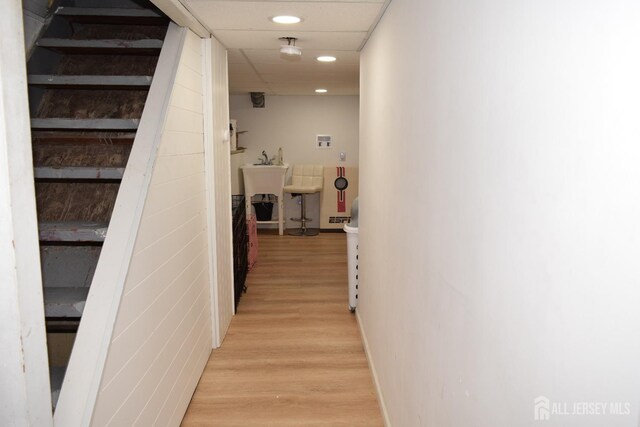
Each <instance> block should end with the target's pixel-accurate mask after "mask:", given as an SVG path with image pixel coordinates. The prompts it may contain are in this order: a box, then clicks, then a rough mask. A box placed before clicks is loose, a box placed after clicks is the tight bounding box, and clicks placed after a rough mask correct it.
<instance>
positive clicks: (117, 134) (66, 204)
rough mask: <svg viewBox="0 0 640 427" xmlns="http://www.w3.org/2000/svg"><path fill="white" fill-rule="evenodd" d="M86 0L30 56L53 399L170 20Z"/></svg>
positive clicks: (68, 9) (150, 11) (135, 7)
mask: <svg viewBox="0 0 640 427" xmlns="http://www.w3.org/2000/svg"><path fill="white" fill-rule="evenodd" d="M79 3H80V1H77V2H74V3H73V4H69V5H66V4H65V5H62V6H60V7H58V9H57V10H56V12H55V14H54V17H53V19H52V21H51V25H50V26H49V28H48V29H47V31H46V32H45V33H44V35H43V36H42V37H41V38H40V39H39V40H38V42H37V44H36V48H35V49H34V52H33V55H32V57H31V58H30V60H29V63H28V73H29V76H28V84H29V102H30V109H31V131H32V143H33V161H34V175H35V180H36V184H35V185H36V199H37V210H38V225H39V237H40V257H41V263H42V276H43V285H44V300H45V317H46V324H47V335H48V336H47V340H48V346H49V360H50V372H51V384H52V398H53V402H54V406H55V402H56V400H57V396H58V393H59V390H60V387H61V384H62V380H63V378H64V372H65V369H66V365H67V362H68V357H69V354H70V351H71V348H72V346H73V339H74V337H75V332H76V331H77V328H78V325H79V323H80V319H81V317H82V312H83V309H84V305H85V301H86V299H87V294H88V292H89V287H90V286H91V282H92V278H93V274H94V272H95V268H96V265H97V263H98V259H99V257H100V251H101V247H102V244H103V242H104V240H105V238H106V236H107V235H108V229H109V221H110V218H111V213H112V211H113V207H114V203H115V200H116V196H117V194H118V189H119V186H120V181H121V180H122V177H123V174H124V171H125V167H126V164H127V160H128V157H129V153H130V151H131V147H132V144H133V141H134V138H135V134H136V130H137V128H138V123H139V120H140V117H141V115H142V111H143V108H144V105H145V100H146V98H147V94H148V91H149V87H150V85H151V81H152V79H153V77H152V76H153V74H154V71H155V67H156V63H157V61H158V56H159V54H160V50H161V48H162V44H163V39H164V36H165V33H166V31H167V26H168V23H169V20H168V19H167V18H166V17H165V16H164V15H163V14H162V13H161V12H159V11H158V10H157V9H155V8H154V7H153V6H152V5H151V4H150V3H149V4H148V5H147V6H146V8H142V7H141V6H140V4H144V3H142V2H136V3H133V2H131V4H130V5H129V4H128V3H126V2H123V0H120V1H119V3H118V7H109V5H110V4H111V5H114V3H112V2H109V0H104V1H103V3H104V5H101V6H103V7H100V8H96V7H91V8H88V7H79V6H82V5H81V4H79ZM95 3H97V2H92V4H95ZM123 6H124V7H123Z"/></svg>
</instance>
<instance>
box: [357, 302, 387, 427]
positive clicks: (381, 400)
mask: <svg viewBox="0 0 640 427" xmlns="http://www.w3.org/2000/svg"><path fill="white" fill-rule="evenodd" d="M356 320H357V321H358V329H360V337H362V344H363V346H364V354H365V356H366V357H367V362H368V363H369V370H370V371H371V376H372V377H373V385H374V387H375V388H376V396H377V398H378V405H379V406H380V412H382V420H383V422H384V425H385V426H386V427H391V422H390V421H389V413H388V412H387V405H386V404H385V402H384V397H383V395H382V390H381V389H380V381H379V380H378V371H376V367H375V365H374V364H373V359H372V358H371V352H370V351H369V341H367V335H366V334H365V332H364V329H362V321H361V320H360V313H359V312H358V309H356Z"/></svg>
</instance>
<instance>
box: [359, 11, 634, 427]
mask: <svg viewBox="0 0 640 427" xmlns="http://www.w3.org/2000/svg"><path fill="white" fill-rule="evenodd" d="M638 22H640V8H638V7H637V4H635V3H631V2H626V1H613V2H600V1H595V0H587V1H584V0H583V1H577V0H569V1H564V2H556V1H550V0H543V1H537V2H530V1H523V0H515V1H514V0H502V1H494V2H474V1H462V2H450V1H447V0H394V1H393V2H391V4H390V6H389V8H388V9H387V11H386V13H385V16H384V17H383V19H382V21H381V22H380V24H379V25H378V26H377V28H376V30H375V31H374V33H373V36H372V37H371V39H370V40H369V42H368V43H367V45H366V46H365V48H364V50H363V52H362V60H361V102H360V105H361V116H360V124H361V127H360V138H361V141H362V144H361V161H360V245H359V246H360V298H361V299H360V302H359V306H358V315H359V318H360V322H361V326H362V329H363V332H364V334H365V336H366V338H367V343H368V349H369V356H370V358H371V361H372V363H373V366H374V368H375V372H376V375H377V380H378V383H379V385H380V389H381V392H382V396H383V400H384V402H385V404H386V409H387V412H388V417H389V420H390V422H391V424H392V425H394V426H418V425H424V426H427V425H428V426H445V425H447V426H448V425H451V426H470V425H473V426H515V425H530V424H533V422H534V420H533V417H534V399H535V398H536V397H538V396H546V397H548V398H549V399H550V400H551V401H552V402H556V403H557V402H566V403H567V405H568V410H569V411H572V408H573V406H572V405H573V403H574V402H584V401H586V402H623V403H626V402H628V403H629V404H630V406H629V409H630V414H629V415H626V416H623V415H619V416H609V415H606V416H604V415H603V416H597V415H595V416H579V415H577V416H573V417H570V416H562V415H557V414H555V415H554V414H552V415H551V418H550V420H549V421H548V422H546V423H544V425H550V426H551V425H553V426H571V425H575V426H578V425H580V426H604V425H607V426H613V425H616V426H634V427H637V426H638V424H639V421H640V411H639V409H640V408H639V404H640V388H639V387H638V385H639V384H640V364H638V361H639V360H640V339H638V337H640V309H639V305H638V304H639V301H640V263H639V262H638V259H640V245H639V244H638V242H640V190H639V189H638V188H639V187H638V183H639V182H640V167H638V165H640V144H639V141H640V121H639V120H638V117H640V103H638V99H640V79H638V75H640V57H639V56H638V55H636V54H634V52H637V51H638V49H639V48H640V42H639V40H640V27H639V26H638V25H637V23H638ZM381 194H384V195H385V198H381V197H380V195H381ZM541 425H542V424H541Z"/></svg>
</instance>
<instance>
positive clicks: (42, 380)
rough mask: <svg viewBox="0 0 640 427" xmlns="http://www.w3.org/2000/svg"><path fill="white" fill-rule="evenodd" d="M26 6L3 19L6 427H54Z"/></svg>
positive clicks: (1, 250)
mask: <svg viewBox="0 0 640 427" xmlns="http://www.w3.org/2000/svg"><path fill="white" fill-rule="evenodd" d="M20 6H21V2H7V3H6V4H5V5H4V8H3V11H2V13H1V14H0V32H1V33H0V39H1V40H2V49H0V254H1V255H2V256H0V278H2V279H1V280H2V281H1V283H0V325H1V326H0V425H3V426H45V427H46V426H51V425H52V424H53V421H52V414H51V392H50V389H49V368H48V362H47V351H46V336H45V327H44V304H43V300H42V281H41V278H40V261H39V260H40V255H39V248H38V228H37V220H36V205H35V189H34V184H33V167H32V156H31V137H30V125H29V108H28V102H27V84H26V67H25V59H24V58H25V52H24V39H23V28H22V9H21V7H20Z"/></svg>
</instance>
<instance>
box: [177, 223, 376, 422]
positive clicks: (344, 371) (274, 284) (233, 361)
mask: <svg viewBox="0 0 640 427" xmlns="http://www.w3.org/2000/svg"><path fill="white" fill-rule="evenodd" d="M259 245H260V246H259V254H260V255H259V259H258V263H257V264H256V267H255V268H254V270H252V271H251V272H250V273H249V275H248V277H247V287H248V291H247V293H246V294H244V295H243V296H242V299H241V300H240V305H239V307H238V313H237V314H236V316H234V318H233V320H232V322H231V326H230V328H229V331H228V332H227V335H226V337H225V339H224V342H223V343H222V347H221V348H219V349H217V350H215V351H214V352H213V353H212V355H211V357H210V358H209V362H208V363H207V367H206V369H205V371H204V374H203V375H202V378H201V379H200V383H199V385H198V387H197V389H196V392H195V394H194V396H193V399H192V401H191V404H190V406H189V408H188V410H187V413H186V415H185V418H184V420H183V423H182V425H183V426H185V427H188V426H381V425H382V424H383V423H382V418H381V416H380V410H379V408H378V404H377V401H376V396H375V391H374V386H373V381H372V378H371V373H370V371H369V368H368V365H367V361H366V358H365V355H364V350H363V346H362V342H361V338H360V333H359V330H358V325H357V322H356V319H355V316H354V315H353V314H352V313H350V312H349V309H348V302H347V255H346V237H345V235H344V234H343V233H324V234H320V235H319V236H315V237H292V236H278V235H273V234H260V236H259Z"/></svg>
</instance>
